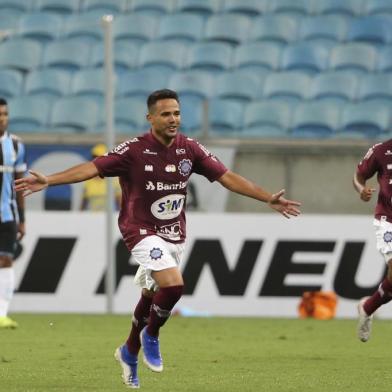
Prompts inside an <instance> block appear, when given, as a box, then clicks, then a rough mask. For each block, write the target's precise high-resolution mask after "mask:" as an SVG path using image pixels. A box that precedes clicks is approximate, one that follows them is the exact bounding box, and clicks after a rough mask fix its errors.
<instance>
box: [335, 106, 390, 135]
mask: <svg viewBox="0 0 392 392" xmlns="http://www.w3.org/2000/svg"><path fill="white" fill-rule="evenodd" d="M390 113H391V112H390V108H389V106H388V105H380V103H379V102H371V101H370V102H366V101H365V102H359V103H352V104H347V105H346V106H345V107H344V109H343V113H342V121H341V125H340V128H341V131H342V132H347V131H348V132H360V133H362V134H363V135H364V136H366V137H369V138H374V137H376V136H377V135H378V134H380V133H383V132H387V131H388V130H389V127H390V120H391V118H390V117H391V116H390Z"/></svg>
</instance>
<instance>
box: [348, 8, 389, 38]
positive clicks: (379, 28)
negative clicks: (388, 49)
mask: <svg viewBox="0 0 392 392" xmlns="http://www.w3.org/2000/svg"><path fill="white" fill-rule="evenodd" d="M347 40H348V41H361V42H369V43H371V44H373V45H378V44H389V43H391V42H392V19H391V18H386V17H383V16H377V15H376V16H365V17H362V18H356V19H354V20H352V22H351V23H350V25H349V29H348V32H347Z"/></svg>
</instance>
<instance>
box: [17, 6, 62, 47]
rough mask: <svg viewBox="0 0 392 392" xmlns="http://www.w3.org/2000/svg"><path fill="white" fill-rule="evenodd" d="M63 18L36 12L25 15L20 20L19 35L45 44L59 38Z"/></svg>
mask: <svg viewBox="0 0 392 392" xmlns="http://www.w3.org/2000/svg"><path fill="white" fill-rule="evenodd" d="M62 25H63V18H62V17H61V16H60V15H55V14H53V13H50V12H36V13H29V14H25V15H23V16H22V17H21V18H20V20H19V33H18V34H19V35H20V36H22V37H25V38H31V39H34V40H37V41H40V42H43V43H46V42H48V41H53V40H55V39H57V38H58V36H59V34H60V31H61V29H62Z"/></svg>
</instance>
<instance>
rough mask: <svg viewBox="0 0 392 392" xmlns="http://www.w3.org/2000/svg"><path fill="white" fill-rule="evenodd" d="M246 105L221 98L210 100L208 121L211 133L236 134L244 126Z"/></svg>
mask: <svg viewBox="0 0 392 392" xmlns="http://www.w3.org/2000/svg"><path fill="white" fill-rule="evenodd" d="M243 112H244V105H243V104H242V103H240V102H237V101H231V100H226V99H224V100H222V99H219V98H214V99H210V100H209V101H208V123H209V129H210V134H211V135H219V134H222V136H223V135H230V134H235V133H237V132H239V131H240V129H241V128H242V121H243Z"/></svg>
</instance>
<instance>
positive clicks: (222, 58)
mask: <svg viewBox="0 0 392 392" xmlns="http://www.w3.org/2000/svg"><path fill="white" fill-rule="evenodd" d="M232 61H233V48H232V47H231V45H230V44H227V43H223V42H200V43H196V44H194V45H192V46H191V47H189V49H188V54H187V59H186V62H185V68H189V69H199V70H206V71H210V72H219V71H224V70H227V69H230V68H231V65H232Z"/></svg>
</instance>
